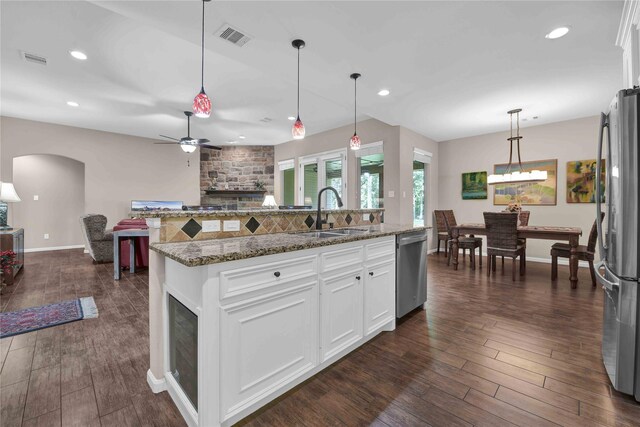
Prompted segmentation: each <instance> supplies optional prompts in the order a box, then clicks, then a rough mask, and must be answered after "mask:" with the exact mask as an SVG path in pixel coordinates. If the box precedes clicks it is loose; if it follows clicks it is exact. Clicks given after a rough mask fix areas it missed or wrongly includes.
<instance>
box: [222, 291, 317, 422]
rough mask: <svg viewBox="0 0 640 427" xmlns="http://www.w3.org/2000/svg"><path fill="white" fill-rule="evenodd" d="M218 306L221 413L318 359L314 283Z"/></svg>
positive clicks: (239, 406)
mask: <svg viewBox="0 0 640 427" xmlns="http://www.w3.org/2000/svg"><path fill="white" fill-rule="evenodd" d="M298 285H299V286H295V287H294V288H292V289H290V290H289V291H285V292H282V293H278V294H276V295H273V294H271V295H267V296H265V297H263V298H260V299H254V300H251V301H248V302H246V303H243V304H234V305H232V306H227V307H222V308H221V309H222V310H221V340H222V343H224V345H223V346H221V350H220V354H221V360H220V363H221V366H222V367H223V368H222V369H221V373H220V377H221V384H220V387H221V390H223V391H224V392H223V393H222V394H221V396H222V402H221V403H222V408H221V409H222V414H224V415H223V417H224V418H228V417H229V416H231V415H233V414H234V413H236V412H238V411H240V410H242V409H243V408H244V407H246V406H248V405H250V404H251V403H253V402H254V401H256V400H258V399H260V398H262V397H263V396H265V395H266V394H267V393H269V392H271V391H275V390H277V389H278V388H280V387H282V386H283V385H285V384H287V383H289V382H290V381H293V380H294V379H295V378H297V377H299V376H300V375H302V374H304V373H305V372H307V371H309V370H310V369H312V368H313V367H315V366H316V365H317V358H318V333H317V331H318V317H319V316H318V298H317V294H318V288H317V285H318V282H317V279H308V280H307V281H304V282H302V283H298Z"/></svg>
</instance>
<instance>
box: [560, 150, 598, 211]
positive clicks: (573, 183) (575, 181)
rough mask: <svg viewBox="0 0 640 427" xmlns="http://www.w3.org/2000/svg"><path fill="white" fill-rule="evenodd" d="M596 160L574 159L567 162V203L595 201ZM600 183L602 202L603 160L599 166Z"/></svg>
mask: <svg viewBox="0 0 640 427" xmlns="http://www.w3.org/2000/svg"><path fill="white" fill-rule="evenodd" d="M596 166H597V165H596V160H595V159H591V160H574V161H572V162H567V203H595V202H596V180H595V177H596ZM600 169H601V170H600V182H601V183H602V196H601V201H602V202H604V182H605V178H606V174H605V170H606V168H605V161H604V160H602V165H601V168H600Z"/></svg>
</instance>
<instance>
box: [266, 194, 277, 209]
mask: <svg viewBox="0 0 640 427" xmlns="http://www.w3.org/2000/svg"><path fill="white" fill-rule="evenodd" d="M262 207H263V208H270V209H273V208H276V207H278V204H277V203H276V198H275V197H273V195H271V194H267V195H266V196H264V202H262Z"/></svg>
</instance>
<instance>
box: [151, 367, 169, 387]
mask: <svg viewBox="0 0 640 427" xmlns="http://www.w3.org/2000/svg"><path fill="white" fill-rule="evenodd" d="M147 384H149V387H150V388H151V391H152V392H154V393H160V392H161V391H165V390H166V389H167V382H166V381H165V379H164V378H162V379H161V380H159V379H157V378H156V377H155V376H154V375H153V372H151V369H149V370H148V371H147Z"/></svg>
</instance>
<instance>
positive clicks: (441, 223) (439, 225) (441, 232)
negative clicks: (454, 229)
mask: <svg viewBox="0 0 640 427" xmlns="http://www.w3.org/2000/svg"><path fill="white" fill-rule="evenodd" d="M433 214H434V215H435V217H436V231H437V233H438V249H437V252H436V253H438V254H439V253H440V242H441V241H443V240H444V256H447V246H448V241H449V232H448V231H447V222H446V220H445V218H444V211H443V210H434V211H433Z"/></svg>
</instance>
